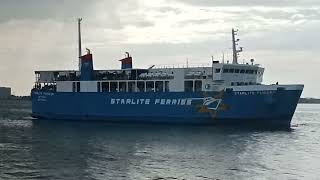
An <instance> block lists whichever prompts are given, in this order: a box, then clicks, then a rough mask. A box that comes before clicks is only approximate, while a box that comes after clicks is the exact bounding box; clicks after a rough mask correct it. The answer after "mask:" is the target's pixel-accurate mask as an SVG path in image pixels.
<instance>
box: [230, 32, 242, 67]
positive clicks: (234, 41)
mask: <svg viewBox="0 0 320 180" xmlns="http://www.w3.org/2000/svg"><path fill="white" fill-rule="evenodd" d="M237 32H238V29H237V30H234V29H232V51H233V52H232V54H233V60H232V64H238V57H239V53H240V52H242V50H243V48H242V47H240V49H237V45H238V43H237V42H239V41H240V39H236V38H235V36H236V35H237Z"/></svg>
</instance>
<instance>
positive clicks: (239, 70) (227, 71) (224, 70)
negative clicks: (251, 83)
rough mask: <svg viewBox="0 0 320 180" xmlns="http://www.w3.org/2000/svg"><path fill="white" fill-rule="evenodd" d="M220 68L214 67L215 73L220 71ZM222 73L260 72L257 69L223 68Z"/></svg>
mask: <svg viewBox="0 0 320 180" xmlns="http://www.w3.org/2000/svg"><path fill="white" fill-rule="evenodd" d="M220 72H221V69H220V68H217V69H215V73H220ZM223 73H241V74H258V73H259V74H260V73H261V72H258V71H257V70H252V69H223Z"/></svg>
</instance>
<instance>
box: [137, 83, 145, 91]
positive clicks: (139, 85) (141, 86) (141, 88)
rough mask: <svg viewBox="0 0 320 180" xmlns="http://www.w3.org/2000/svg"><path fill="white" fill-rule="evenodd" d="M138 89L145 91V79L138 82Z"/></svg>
mask: <svg viewBox="0 0 320 180" xmlns="http://www.w3.org/2000/svg"><path fill="white" fill-rule="evenodd" d="M137 90H138V92H144V91H145V82H144V81H138V82H137Z"/></svg>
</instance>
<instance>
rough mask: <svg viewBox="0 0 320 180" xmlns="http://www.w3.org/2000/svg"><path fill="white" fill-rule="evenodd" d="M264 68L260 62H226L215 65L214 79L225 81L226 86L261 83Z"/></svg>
mask: <svg viewBox="0 0 320 180" xmlns="http://www.w3.org/2000/svg"><path fill="white" fill-rule="evenodd" d="M263 73H264V68H262V67H260V66H259V65H258V64H256V65H254V64H224V63H216V64H214V65H213V81H217V82H221V81H223V82H224V85H226V86H243V85H256V84H261V83H262V81H263Z"/></svg>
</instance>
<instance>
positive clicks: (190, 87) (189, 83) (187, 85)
mask: <svg viewBox="0 0 320 180" xmlns="http://www.w3.org/2000/svg"><path fill="white" fill-rule="evenodd" d="M184 91H185V92H192V91H193V81H185V82H184Z"/></svg>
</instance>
